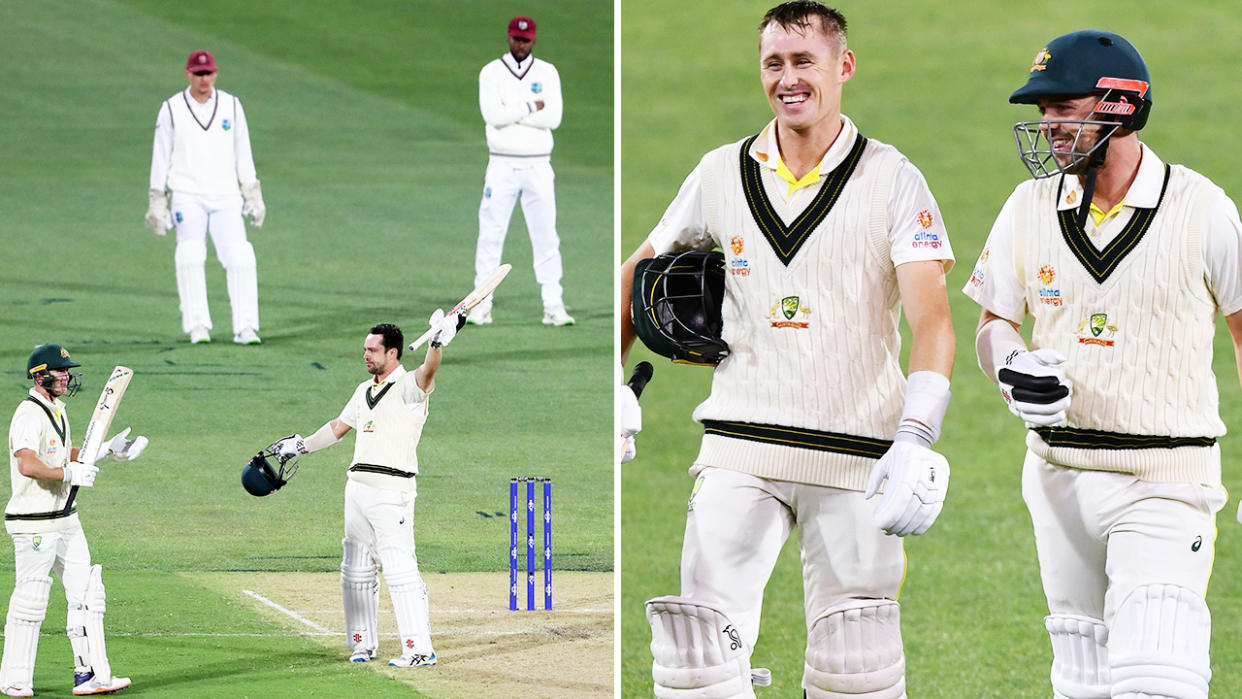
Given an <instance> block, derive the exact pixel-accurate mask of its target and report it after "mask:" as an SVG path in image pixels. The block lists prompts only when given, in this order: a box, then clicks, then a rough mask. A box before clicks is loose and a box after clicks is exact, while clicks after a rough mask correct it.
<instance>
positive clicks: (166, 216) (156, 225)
mask: <svg viewBox="0 0 1242 699" xmlns="http://www.w3.org/2000/svg"><path fill="white" fill-rule="evenodd" d="M147 200H148V201H147V228H150V229H151V232H152V233H155V234H156V235H165V234H167V233H168V231H170V230H172V227H173V222H172V214H170V213H169V212H168V193H167V192H165V191H164V190H162V189H152V190H150V191H148V193H147Z"/></svg>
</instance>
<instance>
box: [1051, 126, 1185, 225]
mask: <svg viewBox="0 0 1242 699" xmlns="http://www.w3.org/2000/svg"><path fill="white" fill-rule="evenodd" d="M1139 147H1140V148H1141V149H1142V157H1141V159H1140V160H1139V167H1138V173H1136V174H1135V175H1134V181H1133V182H1131V183H1130V189H1129V190H1128V191H1127V192H1126V195H1125V196H1124V197H1122V199H1121V202H1122V204H1123V205H1124V206H1130V207H1135V208H1139V209H1152V208H1155V206H1156V204H1158V203H1160V191H1161V190H1162V189H1163V188H1164V161H1163V160H1161V159H1160V158H1159V157H1158V156H1157V155H1156V152H1155V151H1153V150H1152V149H1151V148H1148V147H1147V144H1146V143H1142V142H1140V143H1139ZM1079 206H1082V182H1080V181H1079V179H1078V178H1077V177H1075V176H1073V175H1066V176H1065V178H1064V182H1063V183H1062V184H1061V200H1060V201H1059V202H1057V211H1065V210H1066V209H1075V208H1078V207H1079Z"/></svg>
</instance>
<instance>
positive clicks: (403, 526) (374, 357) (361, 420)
mask: <svg viewBox="0 0 1242 699" xmlns="http://www.w3.org/2000/svg"><path fill="white" fill-rule="evenodd" d="M430 324H431V333H430V338H429V339H430V344H429V346H428V349H427V354H426V357H425V358H424V360H423V363H422V365H420V366H419V367H418V368H417V369H415V370H414V371H412V372H407V371H406V370H405V368H404V367H403V366H401V353H402V350H403V349H404V347H405V337H404V336H403V335H402V333H401V330H400V329H399V328H398V327H397V326H395V325H392V324H390V323H381V324H379V325H376V326H374V327H372V328H371V330H370V332H369V334H368V335H367V336H366V339H365V340H364V342H363V349H362V359H363V362H365V363H366V367H367V373H369V374H371V377H372V378H371V379H369V380H367V381H363V382H362V383H361V384H359V385H358V388H356V389H355V390H354V394H353V396H352V397H351V398H350V399H349V402H348V403H347V404H346V405H345V409H344V410H342V411H341V414H340V415H339V416H338V417H337V418H336V419H334V420H331V421H329V422H327V423H325V424H324V426H323V427H320V428H319V429H318V430H317V431H316V432H315V433H314V434H312V435H311V436H309V437H307V438H305V439H303V438H302V436H301V435H298V434H295V435H291V436H289V437H285V438H284V439H281V440H278V441H277V442H276V443H275V444H273V445H272V450H273V451H274V452H275V456H276V457H277V458H278V459H279V460H280V462H281V463H282V465H283V464H284V463H286V462H288V461H289V460H290V459H292V458H294V457H296V456H298V455H301V454H309V453H311V452H315V451H319V450H320V449H324V448H326V447H330V446H332V445H333V444H336V443H337V442H339V441H340V440H341V438H342V437H344V436H345V433H347V432H349V431H350V430H351V429H354V430H357V431H358V437H357V440H356V441H355V443H354V456H353V459H352V460H351V461H350V466H349V480H348V482H347V483H346V484H345V538H344V540H343V541H342V542H341V544H342V546H343V547H344V556H343V558H342V560H341V591H342V595H343V597H344V603H345V626H346V630H347V632H348V634H349V636H348V641H347V643H348V646H349V648H350V649H352V651H353V653H352V655H351V656H350V658H349V659H350V660H351V661H353V662H359V663H362V662H367V661H369V660H372V659H374V658H375V654H376V651H377V650H378V648H379V639H378V635H377V633H376V612H377V609H378V606H379V578H378V573H379V571H380V569H382V570H383V572H384V579H385V580H386V581H387V582H388V591H389V593H390V594H391V596H392V606H393V611H394V612H395V613H396V616H397V630H398V631H399V632H400V635H401V654H400V655H399V656H398V657H395V658H393V659H392V660H390V661H389V662H388V664H389V665H392V666H395V667H419V666H429V665H435V664H436V653H435V650H434V649H433V648H432V646H431V628H430V623H429V612H428V606H427V586H426V585H424V584H423V579H422V576H420V575H419V573H418V558H417V556H416V555H415V551H414V498H415V497H416V496H417V494H418V492H417V487H416V481H415V476H417V475H418V455H417V448H418V440H419V437H421V436H422V432H423V425H424V424H425V423H426V421H427V414H428V409H429V397H430V395H431V392H432V391H433V390H434V389H435V375H436V371H437V370H438V369H439V368H440V359H441V357H442V355H443V348H444V346H445V345H447V344H448V343H449V342H451V341H452V340H453V337H454V336H455V335H456V334H457V331H458V330H460V329H461V327H462V326H463V325H464V324H465V311H464V310H462V311H456V312H453V313H449V314H448V315H445V314H444V312H443V311H440V310H437V311H436V312H435V313H434V314H433V315H432V316H431V321H430ZM252 492H253V491H252Z"/></svg>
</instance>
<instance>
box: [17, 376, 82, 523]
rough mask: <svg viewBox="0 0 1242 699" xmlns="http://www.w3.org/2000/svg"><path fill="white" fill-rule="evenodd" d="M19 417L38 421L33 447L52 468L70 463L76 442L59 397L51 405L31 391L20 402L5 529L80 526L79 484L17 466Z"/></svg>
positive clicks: (30, 422) (28, 422)
mask: <svg viewBox="0 0 1242 699" xmlns="http://www.w3.org/2000/svg"><path fill="white" fill-rule="evenodd" d="M31 393H32V394H33V393H34V392H33V391H32V392H31ZM18 421H24V422H26V423H27V424H32V423H33V424H38V425H39V437H38V448H37V449H34V450H33V451H34V452H35V456H37V457H39V460H40V461H42V462H43V463H44V464H46V465H48V466H50V467H52V468H64V467H65V466H66V465H67V464H68V463H69V455H70V452H71V450H72V446H71V445H72V444H73V442H72V439H73V435H72V434H71V432H70V429H69V416H68V415H67V414H66V413H65V408H64V404H63V403H61V402H60V401H56V402H55V403H54V404H53V406H52V407H50V408H49V407H48V404H47V403H45V402H43V401H42V400H40V399H38V398H36V397H34V395H31V396H29V397H27V398H26V399H25V400H23V401H22V402H21V403H20V404H19V405H18V406H17V410H16V411H15V412H14V415H13V423H12V426H10V429H9V432H10V439H9V441H10V444H9V482H10V485H11V486H12V496H11V497H10V498H9V502H8V504H7V505H6V506H5V508H4V526H5V529H6V530H7V531H8V532H9V533H10V534H22V533H24V534H32V533H42V532H53V531H62V530H65V529H71V528H74V527H77V526H79V522H78V513H77V509H76V508H75V507H74V502H73V501H74V499H75V497H71V496H72V495H73V494H74V493H75V491H76V490H77V489H76V488H74V487H73V486H71V485H69V484H68V483H64V482H60V481H46V480H39V479H37V478H30V477H27V476H23V475H22V474H21V472H20V471H19V470H18V467H17V458H16V457H14V456H13V450H14V448H15V447H17V446H19V445H15V444H13V439H12V433H13V432H14V426H15V425H16V424H17V423H18ZM26 448H29V447H26Z"/></svg>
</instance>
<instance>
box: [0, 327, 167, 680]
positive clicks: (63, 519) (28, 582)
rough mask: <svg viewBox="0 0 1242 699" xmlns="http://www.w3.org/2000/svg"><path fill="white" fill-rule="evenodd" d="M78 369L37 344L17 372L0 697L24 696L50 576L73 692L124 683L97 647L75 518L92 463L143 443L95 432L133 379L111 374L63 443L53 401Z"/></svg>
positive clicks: (85, 551)
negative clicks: (63, 618)
mask: <svg viewBox="0 0 1242 699" xmlns="http://www.w3.org/2000/svg"><path fill="white" fill-rule="evenodd" d="M78 366H81V365H80V364H78V363H76V362H74V361H73V359H72V358H71V357H70V356H69V352H68V351H66V350H65V349H64V348H63V347H61V346H60V345H40V346H39V347H36V348H35V350H34V352H32V353H31V354H30V359H29V360H28V361H27V363H26V375H27V376H28V377H29V378H30V379H31V380H33V381H34V387H33V388H31V389H30V395H29V396H27V397H26V399H25V400H23V401H22V402H21V403H20V404H19V405H18V406H17V410H16V411H14V413H13V420H12V422H10V423H9V475H10V480H11V482H12V485H13V492H12V496H11V497H10V498H9V503H8V505H7V506H6V507H5V509H4V527H5V529H7V530H8V532H9V535H10V536H12V537H13V548H14V551H15V552H16V561H15V566H16V575H15V576H14V577H15V579H16V581H17V582H16V584H15V585H14V589H13V595H12V597H10V598H9V607H8V616H7V618H6V619H5V625H4V657H3V660H2V661H0V693H2V694H3V695H4V696H10V697H29V696H33V695H34V662H35V654H36V651H37V649H38V644H39V627H40V626H41V625H42V623H43V618H44V616H45V615H46V613H47V604H48V597H49V593H50V592H51V588H52V578H51V577H50V574H51V573H52V572H55V573H56V575H57V577H59V578H60V580H61V582H62V583H63V584H64V586H65V600H66V601H67V602H68V604H69V612H68V623H67V625H66V626H67V628H66V631H67V633H68V634H69V642H70V644H71V645H72V647H73V657H74V664H75V667H74V670H73V685H74V686H73V693H74V694H76V695H85V694H107V693H109V692H114V691H116V690H118V689H123V688H125V687H128V686H129V685H130V680H129V678H128V677H115V676H113V674H112V668H111V666H110V665H109V664H108V653H107V649H106V647H105V643H104V633H103V615H104V608H105V600H106V596H105V594H104V587H103V580H102V577H101V571H102V567H101V566H98V565H91V552H90V549H89V548H88V547H87V544H86V535H85V534H84V533H83V531H82V525H81V523H80V522H79V521H78V513H77V508H76V506H75V502H74V501H75V499H76V495H77V492H78V488H90V487H92V486H93V485H94V484H95V474H96V473H97V472H98V471H99V468H98V467H96V466H95V462H96V461H97V460H99V459H103V458H105V457H107V456H109V455H111V456H113V457H115V458H116V460H117V461H129V460H131V459H134V458H136V457H137V456H138V455H139V454H141V453H142V450H143V449H145V448H146V446H147V438H146V437H136V438H134V439H129V428H126V429H124V430H122V431H121V432H120V433H119V434H117V435H116V436H115V437H113V438H112V439H111V440H108V441H107V442H103V440H102V432H103V431H105V430H107V429H108V426H109V425H110V424H111V417H112V414H113V413H114V412H115V410H116V406H117V404H118V403H119V402H120V397H121V396H122V395H123V393H124V390H125V387H126V386H127V385H128V382H129V378H130V377H131V376H132V375H133V372H132V371H130V370H129V369H125V368H124V367H117V370H116V371H114V372H113V375H112V378H110V379H109V380H108V382H107V383H106V384H105V386H104V389H103V394H102V395H101V396H100V401H99V404H98V405H97V407H96V410H95V416H94V417H92V419H91V423H92V424H91V426H90V427H89V428H88V429H87V432H88V434H96V435H99V436H96V437H94V438H90V437H88V439H87V440H84V441H83V445H82V448H81V449H78V448H75V447H73V446H72V444H73V441H72V435H71V433H70V430H69V418H68V415H66V413H65V404H64V403H63V402H62V401H61V400H60V397H61V396H64V395H68V396H73V395H74V394H75V393H77V392H78V389H79V388H80V387H81V376H82V375H81V374H75V373H71V372H70V371H69V370H70V369H73V368H75V367H78Z"/></svg>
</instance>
